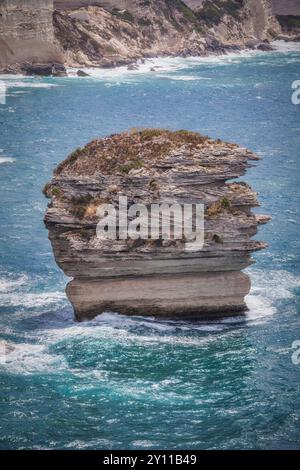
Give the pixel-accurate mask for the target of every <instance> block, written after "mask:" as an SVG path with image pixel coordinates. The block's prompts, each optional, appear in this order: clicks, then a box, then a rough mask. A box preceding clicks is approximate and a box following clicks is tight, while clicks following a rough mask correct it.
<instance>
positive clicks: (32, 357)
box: [0, 342, 68, 375]
mask: <svg viewBox="0 0 300 470" xmlns="http://www.w3.org/2000/svg"><path fill="white" fill-rule="evenodd" d="M6 349H7V352H6V354H5V356H2V358H1V362H0V367H1V368H4V369H6V370H7V371H8V372H9V373H11V374H22V375H29V374H34V373H41V372H46V373H49V372H58V371H59V370H62V369H66V368H67V367H68V364H67V361H66V359H65V358H64V356H62V355H53V354H49V353H48V352H47V350H46V347H45V346H43V345H39V344H27V343H23V344H16V343H8V342H7V343H6Z"/></svg>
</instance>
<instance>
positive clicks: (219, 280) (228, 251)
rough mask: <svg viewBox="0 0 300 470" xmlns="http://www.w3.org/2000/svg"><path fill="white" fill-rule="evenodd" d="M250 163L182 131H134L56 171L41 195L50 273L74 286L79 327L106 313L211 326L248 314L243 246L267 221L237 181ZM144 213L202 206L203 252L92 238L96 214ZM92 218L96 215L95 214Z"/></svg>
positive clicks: (98, 143) (231, 148)
mask: <svg viewBox="0 0 300 470" xmlns="http://www.w3.org/2000/svg"><path fill="white" fill-rule="evenodd" d="M256 160H258V157H257V156H256V155H254V154H253V153H251V152H249V151H248V150H246V149H245V148H242V147H239V146H237V145H233V144H229V143H225V142H221V141H219V140H217V141H215V140H212V139H209V138H207V137H203V136H201V135H200V134H197V133H194V132H187V131H178V132H170V131H166V130H160V129H146V130H142V131H137V130H133V131H131V132H124V133H122V134H119V135H112V136H110V137H107V138H104V139H98V140H94V141H92V142H91V143H89V144H88V145H87V146H86V147H84V148H83V149H77V150H76V151H75V152H73V153H72V154H71V155H70V156H69V157H68V158H67V159H66V160H65V161H64V162H62V163H61V164H60V165H59V166H58V167H57V169H56V170H55V173H54V176H53V179H52V181H51V182H50V183H49V184H47V185H46V187H45V189H44V192H45V195H46V196H47V197H49V198H50V199H51V202H50V204H49V207H48V209H47V212H46V216H45V223H46V226H47V228H48V230H49V238H50V240H51V243H52V247H53V251H54V256H55V259H56V262H57V264H58V265H59V266H60V267H61V269H62V270H63V271H64V272H65V274H66V275H68V276H70V277H72V278H73V280H72V281H71V282H70V283H69V285H68V287H67V295H68V298H69V300H70V301H71V303H72V304H73V307H74V311H75V316H76V318H77V319H78V320H85V319H90V318H93V317H94V316H95V315H97V314H100V313H102V312H103V311H107V310H114V311H117V312H120V313H123V314H129V315H131V314H138V315H153V316H163V317H170V316H172V317H174V318H178V317H184V318H195V317H203V316H205V317H213V316H214V315H231V314H234V313H237V312H241V311H243V310H245V309H246V305H245V302H244V297H245V296H246V295H247V294H248V292H249V290H250V280H249V278H248V276H247V275H246V274H244V273H242V272H241V270H243V269H245V268H246V267H247V266H249V265H250V264H251V263H252V261H251V253H252V252H253V251H256V250H260V249H262V248H265V246H266V245H265V244H264V243H262V242H259V241H256V240H255V241H254V240H251V237H252V236H253V235H255V234H256V232H257V227H258V225H259V224H262V223H266V222H267V221H268V217H266V216H256V215H254V214H253V213H252V212H251V208H252V207H257V206H258V201H257V197H256V194H255V193H254V192H253V191H252V190H251V188H250V187H249V186H248V185H247V184H245V183H227V182H226V181H227V180H231V179H234V178H237V177H240V176H241V175H243V174H244V173H245V171H246V169H247V168H248V167H249V166H250V165H251V163H252V162H254V161H256ZM120 195H123V196H126V197H127V198H128V206H130V205H132V204H134V203H143V204H145V205H146V206H147V207H150V205H151V204H153V203H167V204H173V203H177V204H179V205H181V206H182V205H183V204H191V203H193V204H204V206H205V226H204V228H205V230H204V233H205V238H204V246H203V247H202V249H199V250H196V251H195V250H194V251H188V250H186V244H187V240H186V239H185V238H184V237H182V238H181V239H178V240H173V239H171V240H162V239H158V240H153V239H146V240H143V239H137V240H133V239H131V238H128V239H126V240H111V239H107V238H103V237H102V238H99V237H97V233H96V226H97V223H98V222H99V220H100V218H101V217H100V216H99V215H97V208H98V207H99V205H102V204H108V203H109V204H113V206H114V207H118V203H119V196H120ZM98 214H99V212H98Z"/></svg>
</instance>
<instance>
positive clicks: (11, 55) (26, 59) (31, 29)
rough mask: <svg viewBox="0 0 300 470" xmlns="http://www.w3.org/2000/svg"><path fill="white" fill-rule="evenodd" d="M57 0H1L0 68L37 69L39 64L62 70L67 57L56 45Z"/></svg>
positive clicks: (11, 69) (42, 67)
mask: <svg viewBox="0 0 300 470" xmlns="http://www.w3.org/2000/svg"><path fill="white" fill-rule="evenodd" d="M52 17H53V0H26V1H25V0H3V1H1V2H0V71H5V72H13V73H17V72H22V73H27V70H30V73H32V72H33V73H34V69H35V66H38V70H39V71H40V72H41V71H42V70H43V69H45V70H48V71H49V70H50V73H46V75H47V74H51V71H53V74H56V68H55V67H58V69H59V70H60V72H59V73H58V75H59V74H61V67H59V65H61V64H62V63H63V62H64V57H63V53H62V51H61V49H60V48H59V46H58V45H55V38H54V29H53V22H52Z"/></svg>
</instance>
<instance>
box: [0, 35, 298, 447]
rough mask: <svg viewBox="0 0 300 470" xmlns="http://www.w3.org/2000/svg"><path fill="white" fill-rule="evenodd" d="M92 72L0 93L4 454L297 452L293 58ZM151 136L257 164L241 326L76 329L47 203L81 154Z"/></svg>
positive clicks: (96, 324) (28, 81)
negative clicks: (116, 137)
mask: <svg viewBox="0 0 300 470" xmlns="http://www.w3.org/2000/svg"><path fill="white" fill-rule="evenodd" d="M153 65H158V66H160V68H157V69H156V72H150V67H153ZM90 72H91V73H92V76H91V77H88V78H77V77H76V76H75V75H74V74H73V75H72V76H70V77H68V78H56V79H54V78H45V79H37V78H28V77H27V78H24V77H21V76H20V77H16V76H15V77H12V76H2V77H1V78H0V80H1V83H2V85H3V84H5V85H6V87H7V97H6V104H0V149H1V150H0V201H1V202H0V221H1V222H0V328H1V332H0V337H1V339H2V340H5V341H8V342H9V343H11V344H12V345H13V346H14V350H13V351H12V352H11V353H10V354H7V356H6V360H3V358H2V359H1V364H0V386H1V387H0V413H1V419H0V422H1V430H0V448H1V449H185V448H188V449H254V448H256V449H275V448H279V449H296V448H298V449H299V447H300V420H299V418H300V411H299V410H300V395H299V391H300V364H299V365H295V364H293V362H292V359H291V356H292V353H293V349H292V343H293V342H294V341H295V340H300V321H299V320H300V316H299V313H300V312H299V304H300V265H299V248H300V238H299V233H300V227H299V196H300V178H299V170H300V165H299V160H300V119H299V118H300V105H299V106H295V105H293V104H292V102H291V93H292V90H291V85H292V82H293V81H294V80H297V79H298V80H299V79H300V47H299V45H298V50H297V45H296V44H295V45H293V46H288V45H285V46H283V45H280V50H279V51H277V52H274V53H268V54H263V53H261V54H254V53H243V54H241V55H229V56H226V57H210V58H206V59H200V58H189V59H182V58H180V59H176V58H174V59H156V60H154V61H153V62H146V64H144V65H143V66H141V68H140V70H139V71H136V72H135V71H131V72H129V71H127V70H126V69H122V68H121V69H115V70H102V71H101V70H98V71H95V70H91V71H90ZM2 88H3V86H2ZM148 126H153V127H167V128H170V129H182V128H185V129H192V130H196V131H200V132H202V133H204V134H207V135H210V136H212V137H216V138H221V139H225V140H228V141H233V142H236V143H239V144H241V145H244V146H247V147H248V148H250V149H251V150H253V151H255V152H257V153H258V154H259V155H260V156H261V157H262V160H261V161H260V162H259V163H258V165H257V166H256V167H255V168H252V169H250V170H249V171H248V173H247V175H246V176H245V178H243V179H244V180H245V181H247V182H248V183H250V184H251V185H252V187H253V188H255V189H256V190H257V191H258V192H259V193H260V201H261V205H262V207H261V208H260V209H259V211H260V212H262V213H267V214H270V215H272V217H273V220H272V222H271V223H269V224H268V225H267V226H264V227H262V228H261V229H260V231H259V234H258V238H259V239H262V240H265V241H267V242H268V243H269V248H268V249H267V250H265V251H263V252H260V253H258V254H256V255H255V259H256V264H255V265H253V266H252V267H251V268H250V269H249V270H248V271H249V273H250V275H251V279H252V291H251V293H250V295H249V297H248V298H247V303H248V306H249V312H248V313H247V315H246V317H239V318H229V319H226V320H224V321H215V322H211V323H207V322H206V323H203V322H195V323H188V322H172V321H155V320H152V319H144V318H142V317H138V318H125V317H123V316H120V315H118V314H117V313H114V312H107V313H106V314H103V315H101V316H99V317H97V318H96V320H95V321H93V322H91V323H85V324H77V323H75V322H74V320H73V316H72V309H71V307H70V305H69V303H68V302H67V300H66V298H65V295H64V287H65V284H66V282H67V279H66V278H65V277H64V275H63V274H62V272H61V271H60V270H59V268H58V267H57V266H56V264H55V262H54V258H53V254H52V250H51V246H50V243H49V241H48V238H47V235H48V234H47V231H46V230H45V228H44V225H43V215H44V211H45V208H46V204H47V201H46V200H45V199H44V197H43V195H42V192H41V191H42V187H43V185H44V184H45V183H46V182H47V181H49V179H50V178H51V174H52V171H53V169H54V168H55V166H56V165H57V164H58V163H59V162H60V161H61V160H62V159H64V158H65V157H66V155H67V154H68V153H69V152H71V151H72V150H74V149H75V148H76V147H78V146H82V145H83V144H85V143H86V142H88V141H89V140H91V139H92V138H95V137H98V136H105V135H107V134H110V133H115V132H118V131H122V130H124V129H128V128H132V127H148ZM0 344H2V345H3V344H4V343H0ZM2 347H3V346H2Z"/></svg>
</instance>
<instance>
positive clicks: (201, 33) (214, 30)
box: [54, 0, 281, 66]
mask: <svg viewBox="0 0 300 470" xmlns="http://www.w3.org/2000/svg"><path fill="white" fill-rule="evenodd" d="M75 3H76V2H71V4H75ZM107 3H109V6H107V7H106V8H101V7H100V4H101V5H103V6H104V2H102V3H101V2H91V1H86V2H77V5H78V8H77V9H75V10H74V9H73V10H72V11H70V8H68V9H67V10H65V11H64V10H62V8H63V5H64V2H60V3H59V11H56V12H55V13H54V27H55V34H56V38H57V40H58V42H59V43H60V45H61V47H62V49H63V51H64V53H65V57H66V62H67V63H68V64H69V65H73V66H78V65H80V66H82V65H89V66H113V65H122V64H126V63H129V62H132V61H134V60H137V59H139V58H141V57H153V56H158V55H183V56H187V55H206V54H208V53H211V52H214V53H224V52H226V51H228V50H239V49H242V48H245V47H256V46H258V45H259V44H261V43H262V42H266V41H269V40H271V39H273V38H274V37H276V36H277V35H278V34H280V32H281V29H280V26H279V23H278V22H277V20H276V19H275V17H274V16H273V14H272V9H271V3H270V0H214V1H211V0H204V1H203V2H201V1H193V2H188V5H189V6H188V5H187V4H186V3H184V2H182V1H180V0H155V1H154V0H149V1H147V2H141V1H137V0H130V1H125V2H123V3H122V5H123V6H122V7H121V6H119V7H115V6H114V5H115V2H113V1H112V2H107ZM83 4H84V5H87V6H85V7H81V6H82V5H83ZM123 7H125V8H123ZM190 7H191V8H190ZM269 49H270V48H269ZM265 50H266V48H265Z"/></svg>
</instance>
